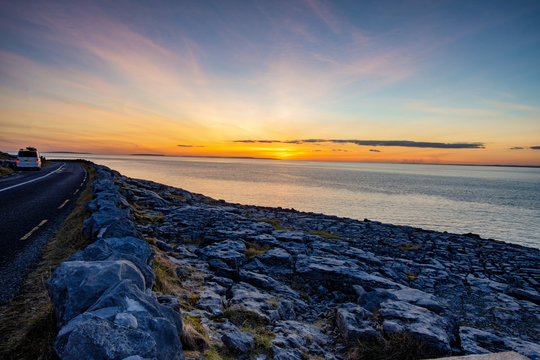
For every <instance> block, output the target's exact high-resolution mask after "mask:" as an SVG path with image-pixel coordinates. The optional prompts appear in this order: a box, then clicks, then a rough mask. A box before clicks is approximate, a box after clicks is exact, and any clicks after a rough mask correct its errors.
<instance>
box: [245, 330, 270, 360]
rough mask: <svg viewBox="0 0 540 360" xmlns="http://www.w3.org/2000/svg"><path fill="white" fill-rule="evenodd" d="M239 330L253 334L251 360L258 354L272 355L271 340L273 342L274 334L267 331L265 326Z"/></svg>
mask: <svg viewBox="0 0 540 360" xmlns="http://www.w3.org/2000/svg"><path fill="white" fill-rule="evenodd" d="M241 330H242V331H246V332H249V333H252V334H253V349H251V351H250V355H251V357H252V358H254V357H255V356H257V355H259V354H267V355H272V340H274V338H275V337H276V334H274V333H273V332H271V331H270V330H267V329H266V326H258V327H256V328H243V329H241Z"/></svg>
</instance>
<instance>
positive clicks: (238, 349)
mask: <svg viewBox="0 0 540 360" xmlns="http://www.w3.org/2000/svg"><path fill="white" fill-rule="evenodd" d="M221 341H223V343H224V344H225V346H227V348H228V349H229V350H230V351H231V352H233V353H235V354H246V353H247V352H249V350H251V349H252V348H253V335H251V334H250V333H245V332H240V331H232V332H228V333H226V334H225V335H223V336H222V337H221Z"/></svg>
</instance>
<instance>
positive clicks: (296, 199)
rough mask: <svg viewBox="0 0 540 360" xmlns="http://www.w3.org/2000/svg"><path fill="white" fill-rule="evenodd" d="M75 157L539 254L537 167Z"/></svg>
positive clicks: (198, 188)
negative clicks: (498, 242)
mask: <svg viewBox="0 0 540 360" xmlns="http://www.w3.org/2000/svg"><path fill="white" fill-rule="evenodd" d="M44 155H45V156H46V157H47V158H51V159H67V158H81V159H87V160H90V161H93V162H95V163H97V164H101V165H105V166H108V167H110V168H112V169H114V170H117V171H119V172H120V173H122V174H123V175H126V176H129V177H133V178H137V179H145V180H152V181H155V182H158V183H162V184H166V185H170V186H174V187H179V188H182V189H184V190H187V191H191V192H195V193H200V194H204V195H207V196H210V197H212V198H215V199H223V200H225V201H228V202H233V203H240V204H248V205H259V206H272V207H282V208H294V209H296V210H300V211H308V212H317V213H324V214H327V215H337V216H340V217H347V218H352V219H358V220H363V219H369V220H373V221H380V222H383V223H391V224H396V225H409V226H413V227H419V228H423V229H429V230H437V231H447V232H451V233H457V234H464V233H474V234H478V235H480V236H481V237H482V238H486V239H496V240H502V241H505V242H510V243H515V244H519V245H524V246H529V247H534V248H540V168H535V167H505V166H464V165H427V164H388V163H359V162H326V161H293V160H266V159H245V158H203V157H172V156H147V155H95V154H71V153H69V154H65V153H61V154H60V153H49V154H44Z"/></svg>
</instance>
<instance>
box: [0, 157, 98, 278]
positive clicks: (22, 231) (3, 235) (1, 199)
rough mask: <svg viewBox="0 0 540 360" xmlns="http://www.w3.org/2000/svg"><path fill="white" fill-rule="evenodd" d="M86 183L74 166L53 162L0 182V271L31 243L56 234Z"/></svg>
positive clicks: (80, 168)
mask: <svg viewBox="0 0 540 360" xmlns="http://www.w3.org/2000/svg"><path fill="white" fill-rule="evenodd" d="M86 180H87V175H86V171H85V170H84V168H83V167H82V165H81V164H80V163H77V162H53V163H52V164H51V165H48V166H45V167H44V168H43V169H42V170H41V171H18V172H17V173H16V174H14V175H11V176H8V177H4V178H0V269H3V268H5V267H6V266H9V264H11V263H12V262H14V261H15V260H16V259H17V258H18V257H20V255H21V253H23V252H24V251H25V248H27V247H30V246H31V245H32V242H33V241H35V240H37V239H39V238H40V236H41V237H43V236H44V234H45V235H47V236H49V237H50V235H51V233H52V232H53V231H54V230H56V229H53V228H52V227H55V228H56V227H57V226H58V219H59V218H60V217H65V216H66V215H67V211H68V210H69V208H72V206H71V205H72V204H73V202H74V201H75V200H76V198H77V196H78V195H79V193H80V191H81V190H82V188H83V185H84V183H85V181H86Z"/></svg>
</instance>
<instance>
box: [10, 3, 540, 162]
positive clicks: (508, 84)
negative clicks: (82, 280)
mask: <svg viewBox="0 0 540 360" xmlns="http://www.w3.org/2000/svg"><path fill="white" fill-rule="evenodd" d="M0 10H1V15H0V34H1V37H0V111H1V112H0V114H1V118H0V124H1V126H2V128H3V130H4V131H3V132H2V133H3V134H0V148H3V149H6V150H9V149H15V148H18V147H20V146H23V145H26V144H28V143H32V144H35V145H37V146H40V148H43V149H45V150H70V151H90V152H102V153H133V152H155V153H167V154H176V155H182V154H185V155H224V156H246V155H249V156H261V157H277V158H283V159H324V160H353V161H398V162H406V161H425V162H450V163H454V162H460V163H508V164H536V165H540V160H538V159H539V158H540V156H539V153H538V151H536V150H532V149H531V147H532V146H537V145H539V144H540V96H539V94H540V66H538V64H539V63H540V61H539V60H540V25H539V24H540V21H539V20H540V3H539V2H538V1H504V2H503V1H474V2H471V1H334V2H330V1H321V0H302V1H275V2H268V1H227V2H223V1H154V2H146V1H139V2H136V1H114V2H109V1H95V2H86V1H22V2H12V3H8V2H5V3H3V4H2V5H1V8H0ZM21 124H24V126H21ZM28 125H30V126H28ZM246 139H247V140H268V139H270V140H279V141H281V143H280V142H276V143H271V144H269V143H264V142H262V143H261V142H253V143H239V142H237V140H246ZM298 139H321V140H344V139H345V140H361V141H360V142H356V143H354V142H350V143H342V144H343V147H342V148H341V149H340V150H343V151H340V152H339V154H336V152H335V151H332V150H335V149H334V148H333V147H335V146H333V145H335V144H336V142H334V143H332V142H321V143H320V144H317V145H316V146H318V147H317V148H314V147H313V146H315V145H313V143H298V144H294V146H293V145H292V144H290V143H289V145H288V146H283V144H284V143H283V142H285V141H287V140H298ZM370 141H412V142H419V143H420V142H432V143H445V144H446V143H482V144H483V145H484V146H483V148H482V149H481V150H480V149H454V150H452V151H449V150H448V149H447V148H445V149H440V148H433V149H426V148H422V147H416V148H415V147H404V148H400V147H385V146H382V145H381V146H380V147H378V148H377V149H378V150H379V151H377V152H375V151H370V150H373V149H370V148H369V147H368V146H360V145H356V144H357V143H362V144H363V143H365V142H367V143H371V142H370ZM338 143H339V142H338ZM179 144H181V145H186V144H187V145H191V147H178V146H177V145H179ZM263 144H266V145H263ZM512 147H522V148H523V149H522V150H510V148H512ZM315 150H317V151H315Z"/></svg>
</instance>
